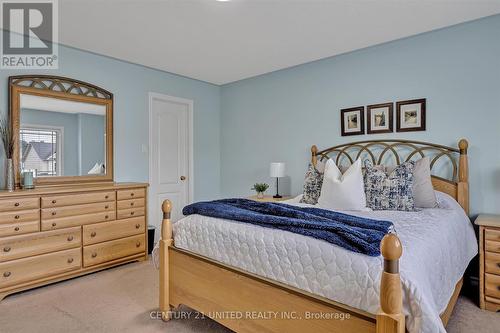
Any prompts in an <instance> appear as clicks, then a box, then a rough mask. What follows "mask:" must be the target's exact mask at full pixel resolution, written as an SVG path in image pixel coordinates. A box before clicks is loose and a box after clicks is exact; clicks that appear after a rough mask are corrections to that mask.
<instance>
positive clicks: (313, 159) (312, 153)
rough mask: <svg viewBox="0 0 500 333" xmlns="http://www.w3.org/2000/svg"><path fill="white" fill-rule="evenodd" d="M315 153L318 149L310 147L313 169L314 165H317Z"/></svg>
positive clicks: (314, 146)
mask: <svg viewBox="0 0 500 333" xmlns="http://www.w3.org/2000/svg"><path fill="white" fill-rule="evenodd" d="M317 153H318V147H316V145H313V146H312V147H311V163H312V165H313V167H316V164H317V163H318V157H316V154H317Z"/></svg>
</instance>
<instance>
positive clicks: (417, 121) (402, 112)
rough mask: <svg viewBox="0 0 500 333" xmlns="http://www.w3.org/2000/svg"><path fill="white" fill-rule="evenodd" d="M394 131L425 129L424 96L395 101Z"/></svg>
mask: <svg viewBox="0 0 500 333" xmlns="http://www.w3.org/2000/svg"><path fill="white" fill-rule="evenodd" d="M396 113H397V115H396V117H397V118H396V131H397V132H411V131H425V98H423V99H414V100H410V101H400V102H397V103H396Z"/></svg>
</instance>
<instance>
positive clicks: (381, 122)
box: [366, 103, 394, 134]
mask: <svg viewBox="0 0 500 333" xmlns="http://www.w3.org/2000/svg"><path fill="white" fill-rule="evenodd" d="M393 114H394V104H393V103H383V104H374V105H368V106H367V107H366V118H367V127H368V128H367V132H368V134H378V133H392V132H393Z"/></svg>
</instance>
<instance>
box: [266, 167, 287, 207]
mask: <svg viewBox="0 0 500 333" xmlns="http://www.w3.org/2000/svg"><path fill="white" fill-rule="evenodd" d="M269 173H270V176H271V177H272V178H276V195H274V196H273V198H281V195H280V194H279V190H278V186H279V179H280V178H281V177H285V163H282V162H273V163H271V168H270V172H269Z"/></svg>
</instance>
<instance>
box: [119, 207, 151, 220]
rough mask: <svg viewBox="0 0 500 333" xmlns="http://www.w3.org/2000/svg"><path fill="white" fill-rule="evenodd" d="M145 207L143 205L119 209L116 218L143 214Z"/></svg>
mask: <svg viewBox="0 0 500 333" xmlns="http://www.w3.org/2000/svg"><path fill="white" fill-rule="evenodd" d="M145 212H146V209H145V208H144V207H138V208H130V209H120V210H118V212H117V218H118V219H127V218H130V217H136V216H144V214H145Z"/></svg>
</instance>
